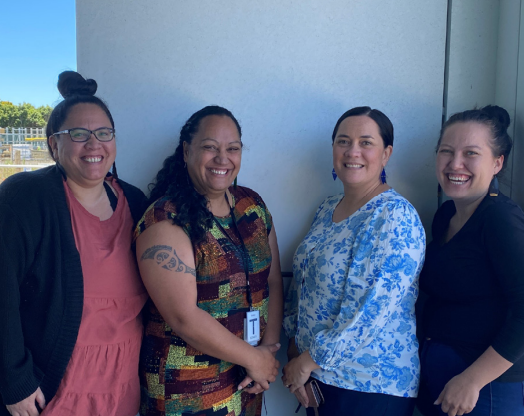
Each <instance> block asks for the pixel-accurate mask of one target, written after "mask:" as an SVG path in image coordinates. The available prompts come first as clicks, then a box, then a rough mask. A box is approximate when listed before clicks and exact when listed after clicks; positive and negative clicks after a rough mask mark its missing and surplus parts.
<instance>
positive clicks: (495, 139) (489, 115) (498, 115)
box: [436, 105, 513, 174]
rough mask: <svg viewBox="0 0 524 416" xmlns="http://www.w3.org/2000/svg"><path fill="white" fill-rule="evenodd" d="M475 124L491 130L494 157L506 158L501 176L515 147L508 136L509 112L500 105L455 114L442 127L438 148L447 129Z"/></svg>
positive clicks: (491, 145)
mask: <svg viewBox="0 0 524 416" xmlns="http://www.w3.org/2000/svg"><path fill="white" fill-rule="evenodd" d="M467 122H474V123H480V124H484V125H485V126H487V127H489V129H490V130H491V143H490V147H491V151H492V153H493V156H494V157H499V156H504V163H503V165H502V169H501V170H500V172H499V174H502V173H503V172H504V169H505V168H506V166H507V163H508V160H509V158H508V156H509V154H510V152H511V148H512V147H513V142H512V140H511V137H510V136H509V134H508V127H509V125H510V123H511V120H510V117H509V114H508V112H507V111H506V110H505V109H504V108H502V107H499V106H498V105H487V106H485V107H482V108H474V109H473V110H466V111H462V112H460V113H456V114H453V115H452V116H451V117H450V118H449V120H448V121H446V123H444V125H443V126H442V130H441V131H440V137H439V139H438V143H437V148H436V150H437V151H438V148H439V147H440V142H441V141H442V136H444V133H445V132H446V129H447V128H448V127H449V126H451V125H453V124H455V123H467Z"/></svg>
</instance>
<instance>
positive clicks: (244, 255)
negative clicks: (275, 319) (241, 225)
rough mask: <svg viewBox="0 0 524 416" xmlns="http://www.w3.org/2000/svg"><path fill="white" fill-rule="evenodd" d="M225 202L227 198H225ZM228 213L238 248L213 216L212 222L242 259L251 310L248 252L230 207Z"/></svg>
mask: <svg viewBox="0 0 524 416" xmlns="http://www.w3.org/2000/svg"><path fill="white" fill-rule="evenodd" d="M226 201H227V196H226ZM228 204H229V202H228ZM229 212H230V214H231V220H232V225H233V227H232V228H234V229H235V234H236V236H237V237H238V239H239V240H240V247H239V246H238V245H237V244H235V242H234V241H233V239H232V238H231V236H230V235H229V234H228V233H227V232H226V230H224V228H223V227H222V225H221V224H220V222H219V221H218V220H217V219H216V217H215V216H213V221H215V224H216V225H217V227H218V228H219V229H220V231H222V234H224V235H225V236H226V237H227V239H228V240H229V241H230V242H231V244H232V245H233V247H234V250H235V251H236V252H237V253H239V254H240V257H241V258H242V266H243V267H244V273H245V275H246V286H247V290H246V292H247V301H248V302H249V309H252V308H253V301H252V299H251V287H250V285H249V252H248V251H247V248H246V245H245V244H244V239H243V238H242V234H240V230H239V229H238V226H237V221H236V218H235V212H234V210H233V207H231V206H230V207H229Z"/></svg>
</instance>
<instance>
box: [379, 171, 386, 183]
mask: <svg viewBox="0 0 524 416" xmlns="http://www.w3.org/2000/svg"><path fill="white" fill-rule="evenodd" d="M380 181H381V182H382V184H385V183H386V169H385V168H382V173H381V174H380Z"/></svg>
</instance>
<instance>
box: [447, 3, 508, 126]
mask: <svg viewBox="0 0 524 416" xmlns="http://www.w3.org/2000/svg"><path fill="white" fill-rule="evenodd" d="M451 4H452V8H451V31H450V54H449V83H448V92H447V94H448V107H447V118H449V116H451V115H452V114H454V113H456V112H459V111H464V110H468V109H471V108H473V107H475V106H479V107H481V106H484V105H487V104H493V103H494V102H495V90H496V73H497V59H496V57H497V49H498V32H499V0H453V1H452V3H451Z"/></svg>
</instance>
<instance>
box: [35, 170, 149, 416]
mask: <svg viewBox="0 0 524 416" xmlns="http://www.w3.org/2000/svg"><path fill="white" fill-rule="evenodd" d="M111 185H112V186H113V188H114V189H115V190H116V191H117V193H118V204H117V207H116V210H115V211H114V212H113V215H112V216H111V218H109V219H108V220H105V221H100V219H99V218H98V217H96V216H94V215H92V214H90V213H89V212H88V211H87V210H86V209H85V208H84V207H83V206H82V205H81V204H80V203H79V202H78V201H77V200H76V198H75V197H74V195H73V193H72V192H71V190H70V189H69V187H68V186H67V184H66V183H65V182H64V188H65V191H66V197H67V200H68V204H69V210H70V212H71V223H72V226H73V234H74V236H75V242H76V246H77V248H78V251H79V253H80V259H81V263H82V272H83V275H84V309H83V313H82V321H81V323H80V328H79V331H78V339H77V341H76V345H75V348H74V350H73V354H72V356H71V359H70V361H69V364H68V366H67V369H66V372H65V374H64V378H63V379H62V382H61V384H60V387H59V388H58V391H57V393H56V395H55V397H54V398H53V399H52V400H51V401H50V402H49V403H48V405H47V407H46V408H45V410H44V411H43V413H42V414H43V415H45V416H69V415H71V416H73V415H74V416H83V415H85V416H96V415H100V416H113V415H114V416H135V415H136V414H137V412H138V409H139V406H140V384H139V380H138V359H139V354H140V344H141V341H142V320H141V316H140V311H141V310H142V307H143V306H144V304H145V302H146V299H147V293H146V291H145V288H144V287H143V285H142V282H141V280H140V276H139V274H138V269H137V266H136V260H135V256H134V253H133V252H132V250H131V242H132V232H133V218H132V217H131V212H130V210H129V206H128V203H127V200H126V198H125V196H124V193H123V191H122V189H121V188H120V187H119V186H118V184H117V183H116V181H115V180H113V181H112V182H111Z"/></svg>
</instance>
